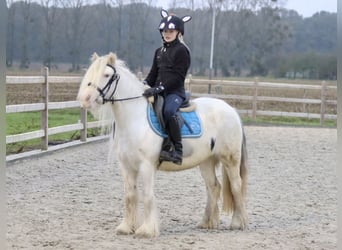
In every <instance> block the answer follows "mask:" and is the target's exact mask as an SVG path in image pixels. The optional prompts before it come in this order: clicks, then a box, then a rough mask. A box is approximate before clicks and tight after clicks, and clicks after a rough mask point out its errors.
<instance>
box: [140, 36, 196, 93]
mask: <svg viewBox="0 0 342 250" xmlns="http://www.w3.org/2000/svg"><path fill="white" fill-rule="evenodd" d="M190 62H191V59H190V52H189V50H188V49H187V47H186V46H185V45H184V44H183V43H181V42H180V41H179V39H178V38H177V39H176V40H174V41H172V42H170V43H164V46H162V47H160V48H158V49H157V50H156V51H155V53H154V58H153V64H152V67H151V70H150V72H149V74H148V75H147V77H146V79H145V81H146V82H147V84H148V85H150V86H151V87H157V86H160V85H162V86H163V87H164V89H165V90H164V95H169V94H177V95H179V96H181V97H183V98H185V88H184V80H185V77H186V74H187V72H188V69H189V67H190Z"/></svg>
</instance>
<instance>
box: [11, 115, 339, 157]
mask: <svg viewBox="0 0 342 250" xmlns="http://www.w3.org/2000/svg"><path fill="white" fill-rule="evenodd" d="M79 119H80V110H79V109H76V108H75V109H63V110H50V111H49V127H50V128H51V127H57V126H62V125H68V124H75V123H77V122H78V120H79ZM6 120H7V127H6V134H7V135H14V134H21V133H25V132H30V131H35V130H39V129H40V112H24V113H12V114H6ZM93 120H94V118H93V117H92V116H91V115H90V114H88V121H93ZM242 120H243V122H244V124H245V125H249V124H253V125H254V124H261V125H290V126H317V127H319V126H320V121H319V119H305V118H296V117H293V118H291V117H257V119H256V121H254V120H252V119H251V118H249V117H242ZM323 126H324V127H336V121H335V120H326V121H325V123H324V125H323ZM97 135H100V128H95V129H88V136H89V137H91V136H97ZM79 138H80V132H79V131H72V132H66V133H61V134H56V135H52V136H49V143H51V144H57V143H63V142H67V141H71V140H77V139H79ZM38 148H40V139H33V140H27V141H22V142H17V143H10V144H7V145H6V153H7V155H8V154H13V153H20V152H22V151H28V150H33V149H38Z"/></svg>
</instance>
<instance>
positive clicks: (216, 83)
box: [6, 68, 337, 150]
mask: <svg viewBox="0 0 342 250" xmlns="http://www.w3.org/2000/svg"><path fill="white" fill-rule="evenodd" d="M81 80H82V77H71V76H50V75H49V70H48V69H47V68H46V69H45V73H44V75H43V76H19V77H17V76H7V77H6V84H41V85H42V86H43V88H42V93H41V102H40V103H30V104H19V105H7V106H6V113H19V112H29V111H39V112H40V113H41V128H40V129H39V130H37V131H32V132H27V133H21V134H16V135H8V136H6V144H8V143H15V142H20V141H25V140H30V139H37V138H40V139H41V147H40V148H41V150H47V149H48V142H49V136H50V135H54V134H58V133H64V132H69V131H80V141H81V142H85V141H87V138H88V137H87V129H88V128H95V127H99V126H100V122H98V121H93V122H88V121H87V110H85V109H82V108H80V106H79V103H78V102H77V101H66V102H49V84H50V83H58V84H63V83H80V82H81ZM186 84H187V87H188V89H189V90H190V91H191V93H192V97H201V96H212V97H216V98H221V99H230V100H245V101H249V102H251V103H252V105H251V107H252V108H251V109H238V112H239V113H240V114H244V115H248V116H251V117H252V118H253V119H255V118H256V117H257V116H259V115H262V116H288V117H304V118H318V119H320V120H321V124H323V123H324V120H325V119H336V117H337V115H336V114H327V113H326V112H325V111H326V108H325V107H326V105H328V104H329V105H335V106H337V101H336V99H335V100H327V98H326V91H327V90H328V89H332V90H335V91H337V90H336V89H337V88H336V86H327V84H326V83H325V82H322V85H321V86H316V85H298V84H286V83H269V82H258V81H257V80H256V81H254V82H249V81H223V80H204V79H193V78H191V76H190V77H189V78H188V79H187V81H186ZM199 85H204V86H207V87H208V93H206V94H203V93H195V92H194V91H192V89H193V87H194V86H199ZM222 86H233V87H239V88H252V89H253V94H252V95H226V94H223V93H219V92H220V91H217V89H220V87H222ZM213 87H214V88H215V89H216V91H215V92H216V93H212V88H213ZM264 88H276V89H284V90H285V89H304V90H317V91H320V92H321V95H320V96H321V98H320V99H305V98H304V99H303V98H287V97H275V96H260V95H258V93H259V91H260V89H264ZM260 101H276V102H285V103H303V104H319V105H321V108H320V111H321V112H320V113H315V114H312V113H300V112H283V111H265V110H258V102H260ZM67 108H80V119H79V122H78V123H76V124H69V125H64V126H59V127H51V128H49V127H48V115H49V110H55V109H67Z"/></svg>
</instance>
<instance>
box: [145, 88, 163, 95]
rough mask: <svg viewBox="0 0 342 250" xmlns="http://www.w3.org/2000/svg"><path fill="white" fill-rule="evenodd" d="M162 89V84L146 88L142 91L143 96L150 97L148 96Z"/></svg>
mask: <svg viewBox="0 0 342 250" xmlns="http://www.w3.org/2000/svg"><path fill="white" fill-rule="evenodd" d="M163 91H164V87H163V86H158V87H153V88H149V89H146V90H145V91H144V93H143V96H146V97H150V96H154V95H157V94H159V93H161V92H163Z"/></svg>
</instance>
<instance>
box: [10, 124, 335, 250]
mask: <svg viewBox="0 0 342 250" xmlns="http://www.w3.org/2000/svg"><path fill="white" fill-rule="evenodd" d="M245 129H246V135H247V146H248V151H249V165H250V174H249V185H248V208H247V210H248V215H249V219H250V223H249V229H248V230H246V231H243V232H241V231H229V230H228V225H229V222H230V217H228V216H227V215H224V214H222V215H221V226H220V230H213V231H208V230H200V229H197V228H196V224H197V223H199V222H200V219H201V217H202V214H203V212H204V206H205V200H206V194H205V187H204V182H203V180H202V178H201V176H200V173H199V170H198V169H197V168H194V169H191V170H187V171H183V172H177V173H165V172H158V174H157V180H156V196H157V201H158V207H159V209H160V217H161V225H162V227H161V236H160V237H158V238H156V239H137V238H135V237H134V236H117V235H116V234H115V232H114V230H115V227H116V226H117V225H118V224H119V223H120V221H121V218H122V215H123V204H122V197H123V186H122V182H121V176H120V171H119V169H118V166H117V165H114V166H113V165H110V164H107V161H106V160H107V142H105V143H103V142H102V143H92V144H88V145H83V146H79V147H75V148H69V149H66V150H63V151H58V152H55V153H53V154H51V155H44V156H42V157H40V158H32V159H28V160H24V161H21V162H16V163H11V164H9V166H8V167H7V192H8V235H7V238H8V248H9V249H34V250H37V249H87V250H88V249H152V250H154V249H155V250H157V249H158V250H162V249H234V250H235V249H272V250H273V249H336V248H337V246H336V242H337V240H336V231H337V222H336V221H337V220H336V218H337V179H336V174H335V167H336V141H337V135H336V130H335V129H320V128H290V127H253V126H248V127H246V128H245ZM218 173H219V171H218Z"/></svg>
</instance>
